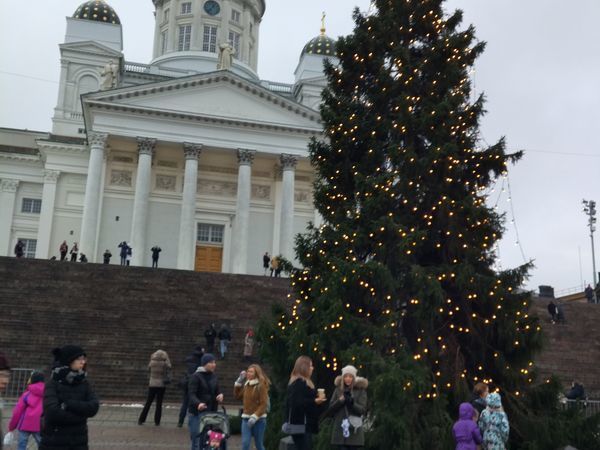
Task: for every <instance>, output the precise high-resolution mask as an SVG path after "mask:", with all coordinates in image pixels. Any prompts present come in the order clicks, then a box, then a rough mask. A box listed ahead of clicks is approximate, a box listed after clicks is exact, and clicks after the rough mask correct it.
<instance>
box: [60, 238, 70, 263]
mask: <svg viewBox="0 0 600 450" xmlns="http://www.w3.org/2000/svg"><path fill="white" fill-rule="evenodd" d="M58 252H59V253H60V260H61V261H64V260H65V259H66V258H67V253H69V246H68V245H67V241H63V242H62V244H60V247H59V248H58Z"/></svg>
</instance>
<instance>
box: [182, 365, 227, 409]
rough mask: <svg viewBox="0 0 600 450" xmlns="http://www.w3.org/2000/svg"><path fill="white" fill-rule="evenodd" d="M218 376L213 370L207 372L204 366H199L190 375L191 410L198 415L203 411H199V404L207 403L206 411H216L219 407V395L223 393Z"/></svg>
mask: <svg viewBox="0 0 600 450" xmlns="http://www.w3.org/2000/svg"><path fill="white" fill-rule="evenodd" d="M221 393H222V392H221V388H219V382H218V381H217V376H216V375H215V374H214V373H213V372H207V371H206V370H205V369H204V367H199V368H198V371H197V372H196V373H194V375H192V376H191V377H190V382H189V384H188V395H189V400H190V407H189V412H190V414H193V415H195V416H197V415H198V414H199V413H201V412H202V411H198V405H199V404H200V403H205V404H206V406H207V408H206V409H205V410H204V411H206V412H214V411H217V409H218V408H219V403H218V402H217V395H219V394H221Z"/></svg>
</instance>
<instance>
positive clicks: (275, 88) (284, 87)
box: [260, 80, 294, 94]
mask: <svg viewBox="0 0 600 450" xmlns="http://www.w3.org/2000/svg"><path fill="white" fill-rule="evenodd" d="M260 84H261V85H263V86H264V87H266V88H267V89H268V90H270V91H272V92H278V93H280V94H291V93H292V88H293V86H294V85H293V84H288V83H279V82H277V81H268V80H261V81H260Z"/></svg>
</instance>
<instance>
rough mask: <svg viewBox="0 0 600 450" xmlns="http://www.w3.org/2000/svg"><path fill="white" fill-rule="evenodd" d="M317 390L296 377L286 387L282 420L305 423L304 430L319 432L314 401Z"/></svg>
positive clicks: (317, 409) (297, 423)
mask: <svg viewBox="0 0 600 450" xmlns="http://www.w3.org/2000/svg"><path fill="white" fill-rule="evenodd" d="M316 398H317V391H316V390H315V389H314V388H311V387H310V386H309V385H308V384H306V381H305V380H303V379H302V378H298V379H297V380H295V381H294V382H293V383H292V384H290V385H289V386H288V388H287V398H286V408H285V417H284V422H289V423H291V424H294V425H302V424H306V432H307V433H313V434H317V433H318V432H319V407H318V406H317V404H316V403H315V399H316Z"/></svg>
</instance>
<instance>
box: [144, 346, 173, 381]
mask: <svg viewBox="0 0 600 450" xmlns="http://www.w3.org/2000/svg"><path fill="white" fill-rule="evenodd" d="M148 369H149V370H150V382H149V383H148V386H149V387H165V386H166V383H165V381H167V379H168V378H169V376H170V373H171V361H169V356H168V355H167V352H165V351H164V350H157V351H155V352H154V353H153V354H152V358H151V359H150V364H148Z"/></svg>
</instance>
